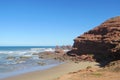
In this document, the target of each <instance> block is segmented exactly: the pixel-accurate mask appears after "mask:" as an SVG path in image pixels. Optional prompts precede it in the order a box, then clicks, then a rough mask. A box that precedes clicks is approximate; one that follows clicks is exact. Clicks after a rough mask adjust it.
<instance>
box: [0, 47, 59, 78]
mask: <svg viewBox="0 0 120 80" xmlns="http://www.w3.org/2000/svg"><path fill="white" fill-rule="evenodd" d="M44 51H55V46H0V79H2V78H7V77H10V76H14V75H18V74H22V73H26V72H31V71H35V70H44V69H47V68H50V67H53V66H56V65H58V64H60V62H58V61H55V60H51V59H40V58H39V56H38V55H35V54H38V53H40V52H44ZM39 63H45V65H40V64H39Z"/></svg>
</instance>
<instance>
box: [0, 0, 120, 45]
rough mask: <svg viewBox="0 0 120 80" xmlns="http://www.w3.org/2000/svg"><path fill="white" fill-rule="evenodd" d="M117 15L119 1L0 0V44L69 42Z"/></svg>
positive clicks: (67, 43) (65, 43)
mask: <svg viewBox="0 0 120 80" xmlns="http://www.w3.org/2000/svg"><path fill="white" fill-rule="evenodd" d="M115 16H120V0H0V46H54V45H72V44H73V43H74V41H73V39H74V38H76V37H77V36H79V35H81V34H83V33H84V32H86V31H88V30H90V29H92V28H94V27H96V26H98V25H100V24H101V23H102V22H104V21H105V20H107V19H109V18H111V17H115Z"/></svg>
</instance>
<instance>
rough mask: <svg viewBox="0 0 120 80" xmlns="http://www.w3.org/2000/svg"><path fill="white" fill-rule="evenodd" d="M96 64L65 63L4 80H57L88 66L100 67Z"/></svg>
mask: <svg viewBox="0 0 120 80" xmlns="http://www.w3.org/2000/svg"><path fill="white" fill-rule="evenodd" d="M97 65H98V64H97V63H95V62H79V63H75V62H65V63H63V64H60V65H58V66H55V67H52V68H50V69H47V70H42V71H34V72H29V73H25V74H21V75H17V76H13V77H9V78H6V79H3V80H56V79H57V78H58V77H61V76H63V75H65V74H67V73H70V72H74V71H78V70H81V69H85V68H86V67H88V66H91V67H98V66H97Z"/></svg>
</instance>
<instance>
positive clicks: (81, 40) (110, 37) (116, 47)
mask: <svg viewBox="0 0 120 80" xmlns="http://www.w3.org/2000/svg"><path fill="white" fill-rule="evenodd" d="M74 54H77V55H83V54H92V55H94V58H95V59H96V60H97V61H105V60H106V61H109V60H119V59H120V16H117V17H114V18H111V19H109V20H107V21H105V22H103V23H102V24H101V25H99V26H97V27H95V28H94V29H92V30H90V31H88V32H85V33H84V34H83V35H81V36H78V37H77V38H76V39H74V44H73V49H72V50H71V51H69V52H68V55H74Z"/></svg>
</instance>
